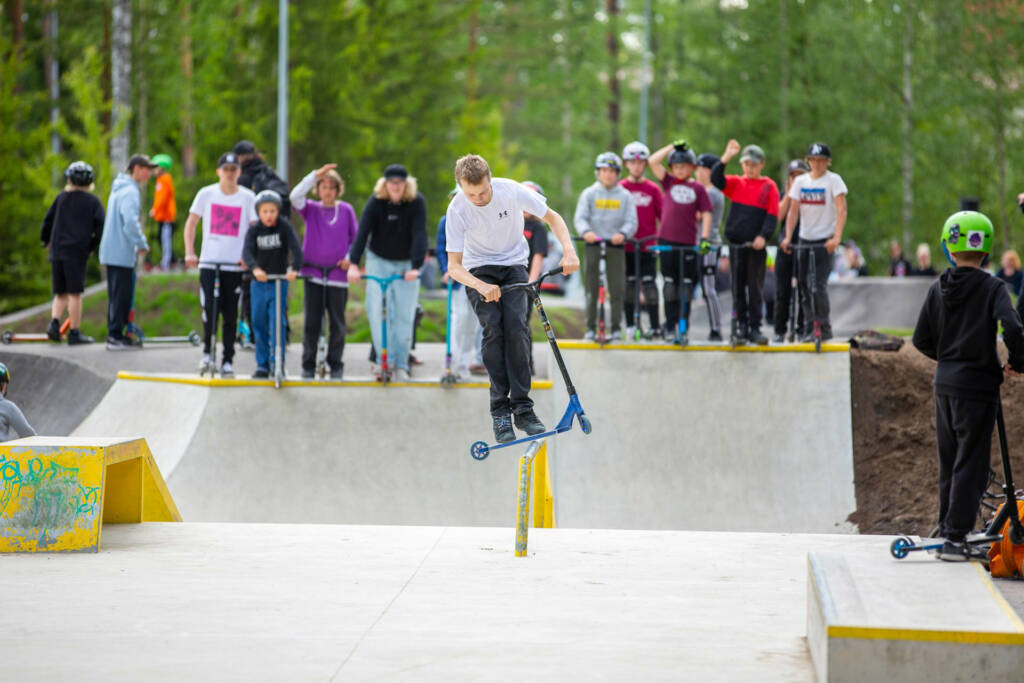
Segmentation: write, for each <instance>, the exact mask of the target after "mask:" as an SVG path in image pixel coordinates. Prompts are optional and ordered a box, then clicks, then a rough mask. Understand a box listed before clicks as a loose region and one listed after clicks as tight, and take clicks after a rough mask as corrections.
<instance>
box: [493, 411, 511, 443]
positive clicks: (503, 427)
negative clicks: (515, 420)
mask: <svg viewBox="0 0 1024 683" xmlns="http://www.w3.org/2000/svg"><path fill="white" fill-rule="evenodd" d="M491 425H492V426H493V427H494V440H495V441H497V442H498V443H508V442H509V441H515V440H516V433H515V432H513V431H512V417H511V416H510V415H508V414H505V415H492V416H491Z"/></svg>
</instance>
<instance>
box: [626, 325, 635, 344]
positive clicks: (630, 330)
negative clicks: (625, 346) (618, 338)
mask: <svg viewBox="0 0 1024 683" xmlns="http://www.w3.org/2000/svg"><path fill="white" fill-rule="evenodd" d="M635 337H636V327H635V326H634V325H630V326H629V327H627V328H626V339H628V340H629V341H633V339H634V338H635Z"/></svg>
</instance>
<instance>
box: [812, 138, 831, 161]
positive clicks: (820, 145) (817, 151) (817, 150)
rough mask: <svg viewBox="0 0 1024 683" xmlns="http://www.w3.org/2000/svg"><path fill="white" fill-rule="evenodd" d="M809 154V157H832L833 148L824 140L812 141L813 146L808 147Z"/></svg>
mask: <svg viewBox="0 0 1024 683" xmlns="http://www.w3.org/2000/svg"><path fill="white" fill-rule="evenodd" d="M807 156H809V157H825V158H826V159H831V158H832V150H831V149H829V148H828V145H826V144H825V143H824V142H812V143H811V146H810V147H808V148H807Z"/></svg>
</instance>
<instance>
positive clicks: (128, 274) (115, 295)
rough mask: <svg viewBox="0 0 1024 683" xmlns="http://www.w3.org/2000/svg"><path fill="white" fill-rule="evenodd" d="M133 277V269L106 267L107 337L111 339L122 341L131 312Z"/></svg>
mask: <svg viewBox="0 0 1024 683" xmlns="http://www.w3.org/2000/svg"><path fill="white" fill-rule="evenodd" d="M134 275H135V269H134V268H124V267H122V266H107V336H108V337H111V338H113V339H124V328H125V326H126V325H127V324H128V313H130V312H131V310H132V289H133V287H134V279H135V278H134Z"/></svg>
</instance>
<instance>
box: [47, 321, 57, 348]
mask: <svg viewBox="0 0 1024 683" xmlns="http://www.w3.org/2000/svg"><path fill="white" fill-rule="evenodd" d="M46 338H47V339H49V340H50V341H55V342H59V341H60V321H59V320H57V319H56V318H50V324H49V325H48V326H47V328H46Z"/></svg>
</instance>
